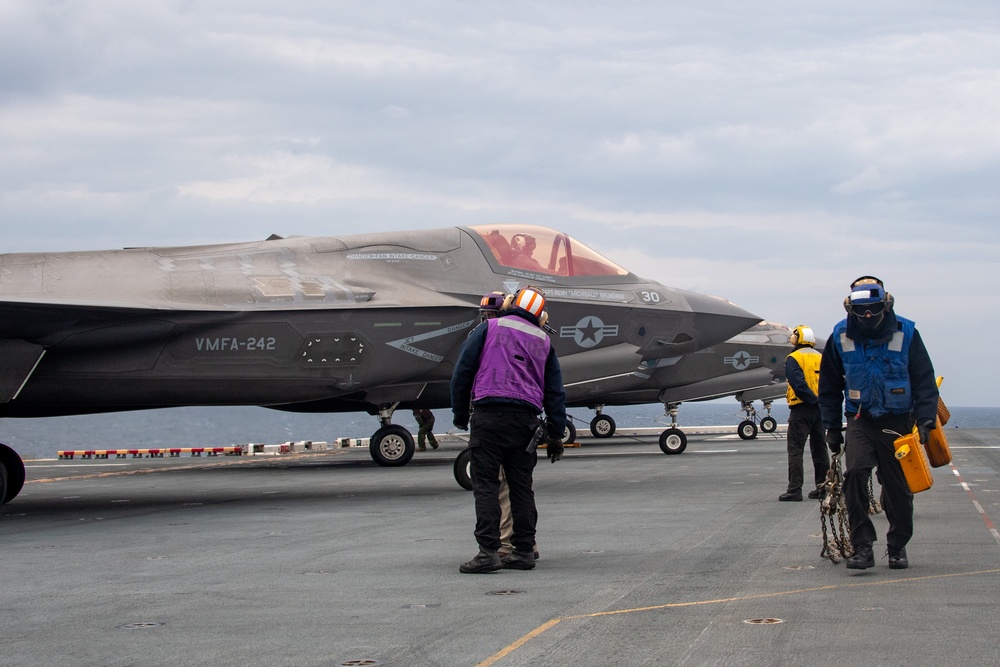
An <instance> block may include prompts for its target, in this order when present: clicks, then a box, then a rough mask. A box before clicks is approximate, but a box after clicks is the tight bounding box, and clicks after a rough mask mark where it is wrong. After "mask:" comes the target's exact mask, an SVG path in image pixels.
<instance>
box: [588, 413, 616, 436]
mask: <svg viewBox="0 0 1000 667" xmlns="http://www.w3.org/2000/svg"><path fill="white" fill-rule="evenodd" d="M590 432H591V433H592V434H593V436H594V437H595V438H610V437H611V436H613V435H614V434H615V420H614V419H612V418H611V417H609V416H607V415H597V416H596V417H594V418H593V419H592V420H591V421H590Z"/></svg>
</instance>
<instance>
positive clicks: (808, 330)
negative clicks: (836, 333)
mask: <svg viewBox="0 0 1000 667" xmlns="http://www.w3.org/2000/svg"><path fill="white" fill-rule="evenodd" d="M792 338H794V339H795V341H794V342H792ZM788 340H789V342H792V344H793V345H808V346H809V347H816V334H814V333H813V330H812V327H807V326H806V325H804V324H800V325H799V326H797V327H795V328H794V329H792V335H791V336H789V337H788Z"/></svg>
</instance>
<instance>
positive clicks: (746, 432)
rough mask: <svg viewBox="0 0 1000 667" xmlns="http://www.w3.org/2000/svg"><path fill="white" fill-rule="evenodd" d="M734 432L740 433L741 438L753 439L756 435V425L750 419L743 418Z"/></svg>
mask: <svg viewBox="0 0 1000 667" xmlns="http://www.w3.org/2000/svg"><path fill="white" fill-rule="evenodd" d="M736 432H737V433H739V434H740V438H741V439H742V440H753V439H754V438H756V437H757V425H756V424H754V423H753V420H752V419H744V420H743V421H741V422H740V425H739V426H737V427H736Z"/></svg>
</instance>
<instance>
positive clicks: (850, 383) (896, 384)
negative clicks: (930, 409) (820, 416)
mask: <svg viewBox="0 0 1000 667" xmlns="http://www.w3.org/2000/svg"><path fill="white" fill-rule="evenodd" d="M896 321H897V323H898V324H897V327H898V329H897V331H896V332H895V333H894V334H893V335H892V338H890V339H889V340H888V341H887V342H884V343H879V344H868V343H864V342H860V341H854V340H852V339H850V338H848V337H847V320H846V319H845V320H841V321H840V322H839V323H838V324H837V326H835V327H834V329H833V340H834V344H835V345H836V346H837V350H838V351H839V352H840V358H841V360H842V361H843V363H844V382H845V386H844V412H845V413H847V414H856V413H858V412H859V411H861V410H864V411H865V412H866V413H867V414H868V415H869V416H871V417H881V416H882V415H886V414H896V415H898V414H906V413H907V412H910V411H911V410H912V409H913V392H912V390H911V387H910V364H909V360H910V342H911V341H912V340H913V332H914V331H915V330H916V327H915V325H914V323H913V322H912V321H910V320H908V319H905V318H903V317H899V316H898V315H897V316H896Z"/></svg>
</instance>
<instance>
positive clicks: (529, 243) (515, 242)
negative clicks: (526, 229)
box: [510, 234, 538, 253]
mask: <svg viewBox="0 0 1000 667" xmlns="http://www.w3.org/2000/svg"><path fill="white" fill-rule="evenodd" d="M537 245H538V242H537V241H535V237H534V236H532V235H531V234H514V238H512V239H511V243H510V247H511V249H512V250H513V251H514V252H524V253H531V252H532V251H533V250H534V249H535V246H537Z"/></svg>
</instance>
